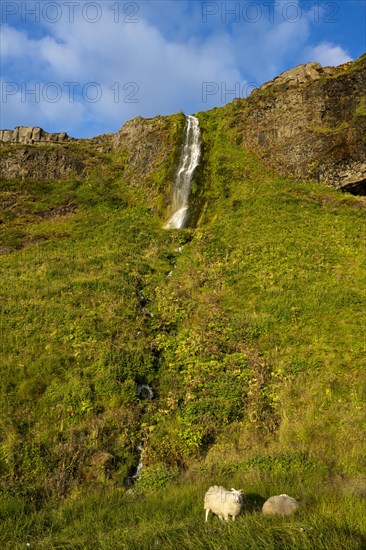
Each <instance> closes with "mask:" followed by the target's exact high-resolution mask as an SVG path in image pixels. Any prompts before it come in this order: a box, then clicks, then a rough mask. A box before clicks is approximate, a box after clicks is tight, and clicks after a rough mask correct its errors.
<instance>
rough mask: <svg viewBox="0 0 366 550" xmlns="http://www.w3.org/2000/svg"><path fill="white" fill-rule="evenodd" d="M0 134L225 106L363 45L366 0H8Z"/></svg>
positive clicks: (87, 130)
mask: <svg viewBox="0 0 366 550" xmlns="http://www.w3.org/2000/svg"><path fill="white" fill-rule="evenodd" d="M0 7H1V21H2V33H1V76H0V78H1V100H0V107H1V120H0V127H1V128H14V127H15V126H17V125H22V126H31V125H32V126H41V127H42V128H44V129H45V130H47V131H49V132H57V131H67V132H68V133H69V135H72V136H75V137H90V136H93V135H97V134H101V133H105V132H115V131H117V130H118V129H119V128H120V127H121V126H122V125H123V124H124V122H126V120H128V119H130V118H133V117H134V116H137V115H141V116H143V117H153V116H155V115H157V114H169V113H175V112H177V111H179V110H181V109H182V110H183V111H184V112H185V113H187V114H189V113H194V112H197V111H201V110H206V109H209V108H211V107H213V106H220V105H224V104H226V103H227V102H229V101H231V100H232V99H233V98H234V97H245V96H246V95H247V94H248V93H250V91H251V90H252V89H253V88H255V87H257V86H259V85H261V84H263V83H264V82H266V81H268V80H270V79H272V78H274V77H275V76H277V75H278V74H280V73H281V72H283V71H285V70H287V69H290V68H292V67H293V66H295V65H298V64H300V63H306V62H309V61H318V62H319V63H321V64H322V65H338V64H341V63H343V62H346V61H349V60H351V59H356V58H357V57H359V56H360V55H361V54H362V53H364V52H365V50H366V44H365V41H366V29H365V19H366V0H337V1H334V2H333V1H322V0H319V1H318V0H314V1H313V0H306V1H305V0H245V1H225V2H221V1H207V2H204V1H199V0H148V1H146V2H145V1H141V2H140V1H116V0H97V1H95V2H94V1H88V0H78V1H77V0H53V1H51V0H50V1H48V0H38V1H31V0H28V1H20V0H2V1H1V6H0Z"/></svg>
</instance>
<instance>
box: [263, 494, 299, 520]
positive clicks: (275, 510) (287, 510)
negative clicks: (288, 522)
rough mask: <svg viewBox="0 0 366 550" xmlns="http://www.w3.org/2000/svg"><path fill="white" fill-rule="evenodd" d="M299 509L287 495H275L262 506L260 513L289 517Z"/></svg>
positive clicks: (295, 501) (294, 501) (296, 503)
mask: <svg viewBox="0 0 366 550" xmlns="http://www.w3.org/2000/svg"><path fill="white" fill-rule="evenodd" d="M298 507H299V503H298V502H297V500H295V499H294V498H292V497H289V496H288V495H285V494H284V495H276V496H274V497H270V498H269V499H268V500H266V502H265V503H264V504H263V507H262V512H263V514H272V515H279V514H283V515H285V516H289V515H290V514H292V512H295V510H297V509H298Z"/></svg>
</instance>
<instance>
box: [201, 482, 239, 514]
mask: <svg viewBox="0 0 366 550" xmlns="http://www.w3.org/2000/svg"><path fill="white" fill-rule="evenodd" d="M242 504H243V498H242V491H241V490H239V491H236V490H235V489H231V491H229V490H228V489H225V488H224V487H221V486H218V485H214V486H213V487H210V488H209V489H208V491H207V492H206V494H205V501H204V509H205V510H206V521H207V518H208V514H209V512H210V510H211V512H213V513H214V514H217V515H218V516H219V518H220V519H221V520H223V519H225V520H226V521H228V519H229V516H231V517H232V518H233V521H235V518H236V516H237V515H238V514H239V513H240V510H241V507H242Z"/></svg>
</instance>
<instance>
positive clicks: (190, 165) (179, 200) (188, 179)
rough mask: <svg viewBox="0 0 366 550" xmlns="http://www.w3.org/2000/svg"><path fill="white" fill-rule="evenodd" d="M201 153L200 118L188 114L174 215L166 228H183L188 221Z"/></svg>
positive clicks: (174, 202)
mask: <svg viewBox="0 0 366 550" xmlns="http://www.w3.org/2000/svg"><path fill="white" fill-rule="evenodd" d="M200 155H201V131H200V126H199V122H198V118H196V117H194V116H191V115H188V116H187V130H186V139H185V143H184V147H183V151H182V155H181V159H180V163H179V169H178V172H177V176H176V178H175V183H174V195H173V215H172V216H171V218H170V220H169V221H168V223H167V224H166V225H165V228H166V229H169V228H172V229H181V228H182V227H184V226H185V224H186V223H187V221H188V207H189V194H190V192H191V184H192V177H193V173H194V171H195V169H196V167H197V165H198V163H199V160H200Z"/></svg>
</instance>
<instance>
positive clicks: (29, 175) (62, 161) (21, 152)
mask: <svg viewBox="0 0 366 550" xmlns="http://www.w3.org/2000/svg"><path fill="white" fill-rule="evenodd" d="M85 168H86V160H85V159H82V158H80V157H78V156H77V155H75V154H74V153H72V152H70V151H68V150H65V149H62V148H59V149H51V150H48V149H45V148H41V147H37V148H36V147H29V146H25V145H24V146H18V147H16V148H6V149H5V150H4V151H3V154H2V156H1V170H0V178H1V179H3V180H8V179H20V180H24V179H34V180H64V179H68V178H70V177H71V176H82V175H84V174H85Z"/></svg>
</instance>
